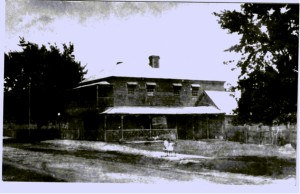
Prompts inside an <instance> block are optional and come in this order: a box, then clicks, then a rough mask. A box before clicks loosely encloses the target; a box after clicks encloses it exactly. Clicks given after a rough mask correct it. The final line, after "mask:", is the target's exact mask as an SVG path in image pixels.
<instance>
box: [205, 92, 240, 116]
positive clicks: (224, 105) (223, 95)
mask: <svg viewBox="0 0 300 194" xmlns="http://www.w3.org/2000/svg"><path fill="white" fill-rule="evenodd" d="M205 92H206V94H207V95H208V96H209V97H210V99H211V100H212V101H213V102H214V103H215V105H216V106H217V107H218V108H219V109H220V110H221V111H223V112H225V113H226V115H233V110H234V109H236V108H237V101H236V100H235V99H234V98H233V97H232V96H230V95H232V94H234V93H233V92H223V91H205Z"/></svg>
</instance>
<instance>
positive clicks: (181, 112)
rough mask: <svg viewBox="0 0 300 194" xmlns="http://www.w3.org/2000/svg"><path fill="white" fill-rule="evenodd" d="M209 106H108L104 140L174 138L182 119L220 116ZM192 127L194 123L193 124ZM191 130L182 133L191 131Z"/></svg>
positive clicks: (104, 114) (104, 113)
mask: <svg viewBox="0 0 300 194" xmlns="http://www.w3.org/2000/svg"><path fill="white" fill-rule="evenodd" d="M222 114H224V113H222V112H221V111H220V110H218V109H217V108H215V107H213V106H197V107H136V106H134V107H111V108H108V109H106V110H105V111H103V112H102V113H100V115H102V116H103V117H104V140H105V141H120V140H125V141H127V140H128V141H130V140H156V139H173V140H177V139H178V126H182V124H181V123H178V121H180V122H186V121H183V119H182V118H185V119H188V120H189V119H191V120H193V119H194V118H195V117H197V116H199V115H201V116H203V115H222ZM193 125H194V124H193ZM190 128H191V129H184V130H194V127H193V126H191V127H190Z"/></svg>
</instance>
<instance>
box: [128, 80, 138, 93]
mask: <svg viewBox="0 0 300 194" xmlns="http://www.w3.org/2000/svg"><path fill="white" fill-rule="evenodd" d="M136 86H137V82H127V93H128V94H134V92H135V89H136Z"/></svg>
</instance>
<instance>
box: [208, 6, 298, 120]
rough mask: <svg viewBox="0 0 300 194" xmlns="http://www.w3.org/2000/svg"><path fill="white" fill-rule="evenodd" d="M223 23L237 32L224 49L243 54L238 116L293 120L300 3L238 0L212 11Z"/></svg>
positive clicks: (232, 31)
mask: <svg viewBox="0 0 300 194" xmlns="http://www.w3.org/2000/svg"><path fill="white" fill-rule="evenodd" d="M214 15H215V16H217V17H218V23H219V24H220V25H221V28H223V29H227V30H228V32H229V33H230V34H233V33H237V34H239V35H241V39H240V41H239V43H238V44H236V45H233V46H232V47H230V48H229V49H227V50H226V51H229V52H237V53H240V54H241V59H239V60H238V61H237V62H234V61H229V62H226V64H230V63H231V64H232V63H235V64H234V65H235V66H237V67H238V69H240V70H241V74H240V75H239V80H238V85H237V86H236V87H233V90H234V91H236V90H240V91H241V98H240V99H239V100H238V108H237V109H236V110H235V111H236V113H237V121H238V122H240V123H263V124H268V125H272V124H279V123H295V122H296V114H297V82H298V44H299V43H298V42H299V4H248V3H247V4H242V5H241V11H235V10H234V11H228V10H224V11H222V12H221V13H214Z"/></svg>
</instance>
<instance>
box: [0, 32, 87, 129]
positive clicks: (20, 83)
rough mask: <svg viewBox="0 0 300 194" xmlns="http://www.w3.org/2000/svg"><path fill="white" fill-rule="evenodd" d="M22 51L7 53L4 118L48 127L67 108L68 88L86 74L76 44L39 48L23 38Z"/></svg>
mask: <svg viewBox="0 0 300 194" xmlns="http://www.w3.org/2000/svg"><path fill="white" fill-rule="evenodd" d="M19 46H20V47H22V51H20V52H16V51H15V52H9V53H7V54H6V53H5V59H4V60H5V61H4V119H5V120H6V121H13V122H16V123H21V124H24V123H28V122H29V118H30V122H31V123H37V124H44V123H46V122H48V121H54V120H55V119H56V118H57V114H58V112H62V111H63V109H64V96H65V91H66V90H67V89H70V88H73V87H75V86H76V85H77V84H78V83H79V82H80V81H82V80H83V76H84V75H85V74H86V71H85V70H84V69H85V66H81V64H80V62H77V61H76V60H75V57H74V55H73V52H74V45H73V44H71V43H69V45H66V44H63V45H62V46H63V51H60V49H59V48H58V47H57V46H56V45H50V44H49V48H47V47H46V46H45V45H42V46H41V47H39V46H38V45H37V44H34V43H31V42H27V41H25V40H24V38H20V41H19Z"/></svg>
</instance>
